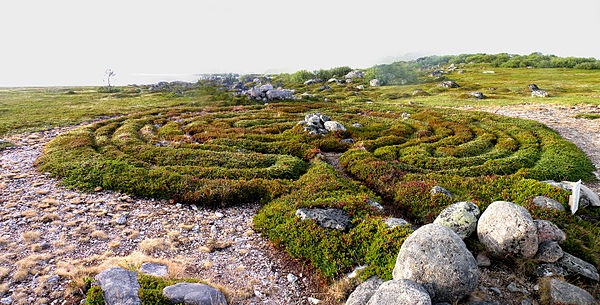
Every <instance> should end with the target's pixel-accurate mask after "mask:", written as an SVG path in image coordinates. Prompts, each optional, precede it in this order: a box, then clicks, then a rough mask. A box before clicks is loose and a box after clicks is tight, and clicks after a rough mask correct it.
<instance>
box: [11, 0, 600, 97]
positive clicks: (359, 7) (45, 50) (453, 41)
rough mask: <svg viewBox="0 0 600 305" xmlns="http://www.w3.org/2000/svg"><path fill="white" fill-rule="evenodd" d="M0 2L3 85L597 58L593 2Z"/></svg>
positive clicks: (598, 20)
mask: <svg viewBox="0 0 600 305" xmlns="http://www.w3.org/2000/svg"><path fill="white" fill-rule="evenodd" d="M32 8H35V9H32ZM3 12H4V14H3V16H2V18H0V26H2V28H3V29H5V33H4V34H5V35H3V36H4V37H3V48H1V49H0V55H1V56H0V87H34V86H77V85H102V84H103V81H104V71H105V70H106V69H107V68H111V69H112V70H114V71H115V72H116V74H117V75H116V77H115V78H114V83H115V84H116V85H126V84H132V83H140V84H142V83H154V82H157V81H161V80H166V81H171V80H194V79H195V76H194V75H197V74H202V73H227V72H232V73H279V72H294V71H297V70H300V69H307V70H314V69H319V68H331V67H335V66H351V67H355V68H366V67H369V66H372V65H375V64H380V63H389V62H392V61H394V60H397V59H411V58H416V57H420V56H426V55H452V54H461V53H502V52H505V53H511V54H530V53H532V52H542V53H544V54H554V55H557V56H563V57H566V56H576V57H595V58H600V40H598V39H597V38H596V37H597V30H598V29H599V28H600V2H598V1H596V0H574V1H571V2H569V5H568V6H565V4H564V2H562V1H561V2H558V1H550V2H549V1H539V0H535V1H527V2H525V1H515V0H507V1H503V2H502V3H499V4H490V3H486V4H482V2H481V1H474V0H468V1H467V0H464V1H453V2H451V3H450V2H447V1H427V2H424V1H421V2H418V3H417V2H411V3H398V1H371V2H369V5H364V3H363V2H354V1H327V2H325V1H314V0H305V1H301V2H299V1H290V2H289V3H288V2H286V3H285V4H282V2H280V1H273V0H262V1H260V0H259V1H253V2H248V1H217V0H206V1H202V2H201V3H200V2H197V1H170V2H168V3H165V2H160V1H138V0H135V1H127V2H119V1H115V0H108V1H85V2H84V1H75V0H58V1H52V2H50V1H34V0H30V1H19V2H14V3H13V2H11V3H6V4H4V5H3Z"/></svg>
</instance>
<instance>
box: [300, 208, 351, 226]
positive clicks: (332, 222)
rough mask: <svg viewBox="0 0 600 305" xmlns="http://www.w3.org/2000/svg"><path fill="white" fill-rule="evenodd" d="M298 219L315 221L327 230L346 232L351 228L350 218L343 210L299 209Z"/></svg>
mask: <svg viewBox="0 0 600 305" xmlns="http://www.w3.org/2000/svg"><path fill="white" fill-rule="evenodd" d="M295 215H296V217H298V218H300V219H302V220H306V219H311V220H313V221H314V222H315V223H316V224H317V225H318V226H320V227H323V228H326V229H335V230H340V231H346V230H347V229H348V228H350V224H351V220H350V216H348V214H347V213H346V212H345V211H344V210H341V209H333V208H330V209H319V208H316V209H304V208H302V209H297V210H296V214H295Z"/></svg>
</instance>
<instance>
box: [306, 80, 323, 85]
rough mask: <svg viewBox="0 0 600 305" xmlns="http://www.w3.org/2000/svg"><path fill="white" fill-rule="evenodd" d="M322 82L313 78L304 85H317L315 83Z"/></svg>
mask: <svg viewBox="0 0 600 305" xmlns="http://www.w3.org/2000/svg"><path fill="white" fill-rule="evenodd" d="M322 82H323V81H322V80H321V79H319V78H313V79H309V80H307V81H305V82H304V84H305V85H312V84H317V83H322Z"/></svg>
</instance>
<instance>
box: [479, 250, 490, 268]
mask: <svg viewBox="0 0 600 305" xmlns="http://www.w3.org/2000/svg"><path fill="white" fill-rule="evenodd" d="M476 260H477V266H479V267H489V266H491V265H492V262H491V261H490V258H489V257H488V256H487V255H485V254H484V253H483V252H481V253H479V254H477V258H476Z"/></svg>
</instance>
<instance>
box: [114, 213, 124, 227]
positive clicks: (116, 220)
mask: <svg viewBox="0 0 600 305" xmlns="http://www.w3.org/2000/svg"><path fill="white" fill-rule="evenodd" d="M126 222H127V214H123V215H121V216H119V217H118V218H117V219H115V223H117V224H118V225H124V224H125V223H126Z"/></svg>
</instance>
